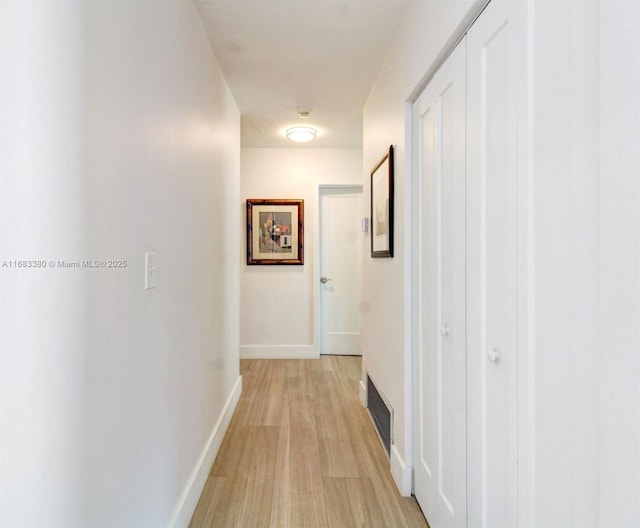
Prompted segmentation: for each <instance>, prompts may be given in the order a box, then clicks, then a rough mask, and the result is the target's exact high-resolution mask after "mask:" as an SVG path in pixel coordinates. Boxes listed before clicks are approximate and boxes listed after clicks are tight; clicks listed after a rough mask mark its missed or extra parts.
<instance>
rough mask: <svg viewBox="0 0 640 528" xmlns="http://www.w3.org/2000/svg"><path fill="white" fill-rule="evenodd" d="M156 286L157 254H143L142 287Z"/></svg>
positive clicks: (148, 288)
mask: <svg viewBox="0 0 640 528" xmlns="http://www.w3.org/2000/svg"><path fill="white" fill-rule="evenodd" d="M157 286H158V255H157V254H156V253H153V252H149V251H148V252H147V253H145V254H144V289H145V290H150V289H151V288H156V287H157Z"/></svg>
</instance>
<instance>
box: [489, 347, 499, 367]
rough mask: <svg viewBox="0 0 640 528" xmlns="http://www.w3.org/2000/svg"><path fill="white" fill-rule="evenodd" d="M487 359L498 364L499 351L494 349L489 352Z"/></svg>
mask: <svg viewBox="0 0 640 528" xmlns="http://www.w3.org/2000/svg"><path fill="white" fill-rule="evenodd" d="M487 357H488V358H489V361H491V363H498V361H500V357H501V354H500V351H499V350H498V349H497V348H495V347H494V348H491V349H490V350H489V353H488V354H487Z"/></svg>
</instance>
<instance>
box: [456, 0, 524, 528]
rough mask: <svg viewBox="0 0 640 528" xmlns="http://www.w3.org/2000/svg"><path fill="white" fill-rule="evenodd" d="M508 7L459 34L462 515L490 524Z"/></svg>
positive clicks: (511, 334)
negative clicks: (463, 221) (463, 237)
mask: <svg viewBox="0 0 640 528" xmlns="http://www.w3.org/2000/svg"><path fill="white" fill-rule="evenodd" d="M517 14H518V2H510V1H504V2H502V1H498V0H496V1H492V2H491V3H490V4H489V6H488V7H487V9H486V10H485V11H484V12H483V13H482V15H481V16H480V18H478V20H477V21H476V22H475V24H474V25H473V27H472V28H471V29H470V30H469V32H468V34H467V80H468V86H467V91H468V94H469V96H468V99H467V111H468V113H467V220H468V222H467V240H468V243H467V270H468V272H467V332H468V333H467V358H468V363H467V372H468V405H467V412H468V423H467V427H468V432H469V434H468V460H469V465H468V486H469V519H470V520H471V519H473V523H472V524H473V526H478V527H481V526H482V527H491V528H500V527H512V526H517V521H518V519H517V504H518V496H517V403H518V393H517V362H518V354H517V337H518V336H517V311H518V305H517V300H518V298H517V228H518V217H517V180H518V178H517V174H518V166H517V161H518V160H517V141H518V139H517V136H518V135H517V132H518V128H517V73H518V72H517V65H518V61H517V58H518V33H519V32H518V30H517V20H516V15H517ZM470 524H471V523H470Z"/></svg>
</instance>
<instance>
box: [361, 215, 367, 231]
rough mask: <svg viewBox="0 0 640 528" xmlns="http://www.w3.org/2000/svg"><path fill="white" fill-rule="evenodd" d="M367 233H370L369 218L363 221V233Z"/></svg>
mask: <svg viewBox="0 0 640 528" xmlns="http://www.w3.org/2000/svg"><path fill="white" fill-rule="evenodd" d="M367 231H369V218H368V217H366V216H365V217H364V218H363V219H362V232H363V233H366V232H367Z"/></svg>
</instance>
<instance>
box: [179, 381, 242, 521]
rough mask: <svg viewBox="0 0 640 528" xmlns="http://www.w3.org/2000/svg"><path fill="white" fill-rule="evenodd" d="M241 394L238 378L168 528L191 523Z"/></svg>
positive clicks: (240, 384)
mask: <svg viewBox="0 0 640 528" xmlns="http://www.w3.org/2000/svg"><path fill="white" fill-rule="evenodd" d="M241 393H242V376H238V379H237V380H236V382H235V384H234V385H233V389H231V393H230V394H229V397H228V398H227V401H226V403H225V405H224V408H223V409H222V412H221V413H220V418H219V419H218V421H217V422H216V424H215V425H214V427H213V430H212V431H211V435H210V436H209V439H208V440H207V443H206V444H205V446H204V448H203V450H202V453H201V454H200V457H199V458H198V461H197V462H196V465H195V467H194V468H193V471H192V472H191V475H190V477H189V480H188V481H187V483H186V485H185V487H184V490H183V492H182V494H181V495H180V498H179V500H178V503H177V505H176V507H175V509H174V510H173V513H172V515H171V520H170V521H169V526H172V527H174V528H178V527H185V528H186V527H188V526H189V523H190V522H191V517H192V516H193V512H194V511H195V509H196V506H197V504H198V500H199V499H200V495H201V494H202V490H203V489H204V486H205V484H206V483H207V476H208V475H209V471H210V470H211V466H212V465H213V462H214V460H215V458H216V455H217V454H218V451H219V450H220V445H221V444H222V439H223V438H224V435H225V433H226V432H227V429H228V428H229V423H230V422H231V417H232V416H233V412H234V411H235V409H236V405H237V404H238V400H239V399H240V394H241Z"/></svg>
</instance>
